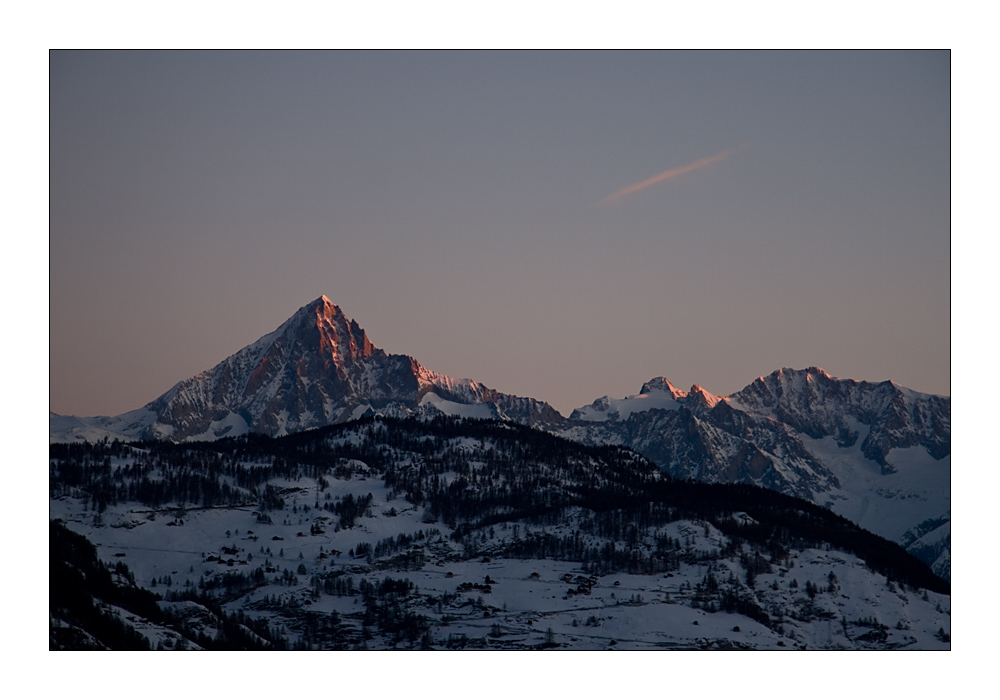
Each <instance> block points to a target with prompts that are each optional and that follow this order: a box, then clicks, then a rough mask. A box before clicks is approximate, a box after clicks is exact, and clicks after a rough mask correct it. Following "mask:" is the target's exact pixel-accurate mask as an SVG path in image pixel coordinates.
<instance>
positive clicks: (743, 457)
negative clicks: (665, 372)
mask: <svg viewBox="0 0 1000 700" xmlns="http://www.w3.org/2000/svg"><path fill="white" fill-rule="evenodd" d="M558 432H559V434H561V435H563V436H564V437H567V438H570V439H573V440H576V441H578V442H582V443H584V444H592V445H598V444H619V445H626V446H628V447H631V448H632V449H634V450H636V451H638V452H640V453H641V454H643V455H644V456H646V457H648V458H649V459H651V460H653V461H654V462H656V463H657V464H658V465H660V467H661V468H663V469H664V470H665V471H667V472H668V473H669V474H671V475H672V476H674V477H676V478H681V479H694V480H697V481H704V482H709V483H728V482H737V483H748V484H755V485H758V486H764V487H766V488H770V489H773V490H776V491H780V492H782V493H787V494H789V495H794V496H797V497H799V498H805V499H807V500H810V501H813V502H815V503H818V504H820V505H823V506H825V507H828V508H831V509H832V510H834V511H835V512H837V513H839V514H841V515H843V516H844V517H847V518H848V519H850V520H853V521H854V522H857V523H859V524H861V525H862V526H864V527H866V528H868V529H870V530H872V531H873V532H876V533H878V534H880V535H882V536H884V537H887V538H889V539H892V540H894V541H897V542H900V543H902V544H904V545H905V546H908V547H912V548H913V551H914V553H916V554H918V556H921V557H922V558H923V559H924V560H925V561H927V563H929V564H931V565H932V567H933V568H934V569H935V571H936V572H937V573H938V574H939V575H944V576H947V575H948V571H949V567H950V551H949V550H950V480H951V460H950V453H951V447H950V442H951V402H950V399H949V398H948V397H942V396H932V395H929V394H920V393H917V392H914V391H911V390H909V389H905V388H903V387H899V386H896V385H895V384H893V383H892V382H881V383H871V382H859V381H854V380H850V379H836V378H834V377H831V376H830V375H829V374H827V373H826V372H824V371H823V370H822V369H819V368H817V367H810V368H808V369H805V370H790V369H780V370H777V371H776V372H773V373H772V374H770V375H769V376H767V377H760V378H758V379H756V380H755V381H754V382H752V383H751V384H750V385H749V386H747V387H746V388H745V389H743V390H742V391H739V392H737V393H735V394H733V395H731V396H728V397H724V398H720V397H717V396H714V395H712V394H710V393H708V392H706V391H705V390H704V389H702V388H701V387H698V386H694V387H692V388H691V390H690V391H688V392H684V391H681V390H679V389H677V388H676V387H674V386H673V385H671V384H670V382H669V381H667V380H666V379H664V378H662V377H661V378H659V379H654V380H651V381H650V382H647V383H646V384H645V385H644V386H643V387H642V390H641V391H640V393H639V394H638V395H635V396H630V397H626V398H625V399H610V398H609V397H604V398H602V399H598V400H597V401H595V402H594V403H593V404H591V405H590V406H587V407H584V408H582V409H577V411H574V413H573V414H572V416H571V417H570V420H569V421H567V425H565V426H564V427H562V428H561V429H559V431H558Z"/></svg>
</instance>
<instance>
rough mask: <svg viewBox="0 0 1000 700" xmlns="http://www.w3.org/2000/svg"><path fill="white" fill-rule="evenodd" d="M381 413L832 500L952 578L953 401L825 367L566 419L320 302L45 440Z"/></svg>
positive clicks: (269, 425)
mask: <svg viewBox="0 0 1000 700" xmlns="http://www.w3.org/2000/svg"><path fill="white" fill-rule="evenodd" d="M371 414H380V415H383V416H396V417H402V416H406V415H413V414H417V415H425V416H433V415H438V414H445V415H451V416H461V417H469V418H498V419H501V420H508V421H513V422H517V423H522V424H525V425H529V426H532V427H537V428H541V429H544V430H548V431H550V432H554V433H556V434H558V435H560V436H562V437H566V438H569V439H572V440H575V441H577V442H581V443H583V444H586V445H608V444H614V445H624V446H627V447H630V448H632V449H634V450H636V451H637V452H640V453H641V454H642V455H643V456H645V457H647V458H649V459H650V460H652V461H653V462H655V463H656V464H657V465H659V466H660V467H661V468H662V469H663V470H665V471H666V472H668V473H669V474H670V475H671V476H673V477H675V478H680V479H694V480H697V481H705V482H710V483H724V482H736V483H749V484H754V485H757V486H764V487H767V488H770V489H773V490H776V491H780V492H782V493H786V494H789V495H794V496H797V497H799V498H804V499H807V500H810V501H812V502H814V503H817V504H819V505H822V506H825V507H827V508H830V509H832V510H833V511H834V512H836V513H838V514H840V515H843V516H844V517H846V518H848V519H850V520H852V521H853V522H855V523H857V524H859V525H861V526H862V527H865V528H867V529H869V530H871V531H872V532H875V533H877V534H879V535H882V536H883V537H886V538H888V539H891V540H893V541H896V542H899V543H901V544H904V546H907V547H910V548H911V551H913V552H914V553H915V554H917V555H918V556H920V557H921V558H923V559H924V560H925V561H926V562H927V563H929V564H931V565H932V566H933V567H934V570H935V571H936V572H937V573H938V574H939V575H942V576H945V577H948V575H949V569H950V509H951V500H950V499H951V497H950V477H951V463H950V441H951V402H950V399H949V398H948V397H942V396H933V395H929V394H921V393H918V392H915V391H911V390H909V389H906V388H903V387H899V386H896V385H895V384H893V383H892V382H888V381H886V382H880V383H871V382H864V381H855V380H851V379H837V378H834V377H831V376H830V375H828V374H827V373H826V372H824V371H823V370H822V369H819V368H816V367H810V368H808V369H804V370H791V369H780V370H777V371H775V372H773V373H772V374H770V375H769V376H767V377H760V378H758V379H756V380H754V381H753V382H752V383H751V384H749V385H748V386H747V387H746V388H744V389H743V390H741V391H739V392H736V393H735V394H732V395H731V396H727V397H719V396H716V395H713V394H711V393H710V392H708V391H706V390H705V389H702V388H701V387H700V386H697V385H695V386H693V387H691V389H690V390H689V391H683V390H681V389H678V388H676V387H674V386H673V385H672V384H671V383H670V382H669V381H668V380H667V379H665V378H663V377H659V378H655V379H652V380H650V381H649V382H647V383H646V384H644V385H643V386H642V388H641V390H640V392H639V394H636V395H633V396H627V397H625V398H622V399H614V398H611V397H608V396H605V397H602V398H600V399H598V400H596V401H594V402H593V403H592V404H590V405H589V406H584V407H581V408H579V409H577V410H575V411H573V413H572V414H571V415H570V417H569V418H564V417H563V416H561V415H560V414H559V413H558V412H557V411H556V410H555V409H554V408H552V406H550V405H549V404H547V403H545V402H543V401H539V400H536V399H532V398H523V397H517V396H512V395H509V394H503V393H500V392H498V391H495V390H493V389H490V388H488V387H485V386H483V385H482V384H479V383H477V382H475V381H473V380H471V379H454V378H452V377H448V376H445V375H443V374H438V373H436V372H433V371H431V370H429V369H427V368H425V367H423V366H422V365H421V364H420V363H419V362H418V361H417V360H416V359H414V358H412V357H409V356H406V355H392V354H387V353H386V352H385V351H383V350H381V349H379V348H377V347H375V345H373V344H372V342H371V341H370V340H369V339H368V336H367V335H366V334H365V331H364V330H363V329H362V328H361V327H360V326H359V325H358V323H357V322H356V321H354V320H349V319H348V318H347V317H346V316H345V315H344V313H343V312H342V311H341V309H340V308H339V307H338V306H336V305H334V304H333V303H332V302H331V301H330V300H329V299H327V298H326V297H325V296H324V297H320V298H319V299H317V300H315V301H314V302H312V303H311V304H308V305H306V306H304V307H302V308H301V309H299V310H298V311H297V312H296V313H295V314H293V315H292V317H291V318H289V319H288V320H287V321H285V323H283V324H282V325H281V326H279V327H278V328H277V329H276V330H275V331H273V332H272V333H269V334H268V335H265V336H264V337H262V338H261V339H260V340H258V341H257V342H255V343H253V344H251V345H248V346H247V347H245V348H243V349H242V350H240V351H239V352H237V353H236V354H234V355H232V356H230V357H228V358H226V359H225V360H223V361H222V362H220V363H219V364H218V365H216V366H215V367H213V368H211V369H209V370H207V371H205V372H202V373H200V374H198V375H196V376H194V377H191V378H190V379H187V380H184V381H182V382H180V383H178V384H177V385H175V386H174V387H173V388H171V389H170V390H169V391H167V392H166V393H165V394H163V395H162V396H160V397H159V398H157V399H155V400H154V401H152V402H150V403H149V404H147V405H146V406H144V407H142V408H140V409H137V410H135V411H130V412H128V413H124V414H122V415H119V416H114V417H97V418H78V417H75V416H60V415H57V414H51V415H50V439H51V440H52V441H53V442H66V441H74V440H89V441H91V442H94V441H96V440H100V439H102V438H104V437H109V438H115V437H118V438H123V439H163V440H170V441H173V442H185V441H194V440H215V439H217V438H220V437H226V436H235V435H241V434H245V433H249V432H254V433H262V434H265V435H269V436H280V435H285V434H289V433H295V432H299V431H302V430H307V429H310V428H318V427H322V426H327V425H335V424H339V423H345V422H348V421H351V420H354V419H357V418H360V417H362V416H365V415H371Z"/></svg>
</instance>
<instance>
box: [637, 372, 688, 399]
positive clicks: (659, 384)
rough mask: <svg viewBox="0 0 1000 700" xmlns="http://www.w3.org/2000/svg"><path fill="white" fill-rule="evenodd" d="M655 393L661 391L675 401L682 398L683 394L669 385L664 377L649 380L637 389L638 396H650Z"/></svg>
mask: <svg viewBox="0 0 1000 700" xmlns="http://www.w3.org/2000/svg"><path fill="white" fill-rule="evenodd" d="M656 391H662V392H664V393H666V394H670V395H671V396H673V397H674V398H675V399H676V398H678V397H680V396H684V392H683V391H682V390H680V389H678V388H677V387H675V386H674V385H673V384H671V383H670V380H669V379H667V378H666V377H654V378H653V379H650V380H649V381H648V382H646V383H645V384H643V385H642V388H641V389H639V394H651V393H653V392H656Z"/></svg>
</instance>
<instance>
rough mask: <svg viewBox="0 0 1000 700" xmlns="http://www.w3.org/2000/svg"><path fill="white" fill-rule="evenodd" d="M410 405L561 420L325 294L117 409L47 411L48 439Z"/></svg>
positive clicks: (148, 433) (277, 427) (308, 423)
mask: <svg viewBox="0 0 1000 700" xmlns="http://www.w3.org/2000/svg"><path fill="white" fill-rule="evenodd" d="M414 412H421V413H431V414H433V413H436V412H441V413H445V414H450V415H463V416H469V417H477V418H500V419H503V420H512V421H516V422H520V423H525V424H529V425H544V424H546V423H549V422H555V421H558V420H560V419H561V416H560V415H559V413H558V412H557V411H556V410H555V409H554V408H552V407H551V406H549V405H548V404H546V403H544V402H541V401H536V400H534V399H529V398H521V397H517V396H512V395H509V394H502V393H500V392H497V391H494V390H493V389H490V388H488V387H485V386H483V385H481V384H478V383H477V382H475V381H472V380H471V379H454V378H452V377H447V376H445V375H443V374H438V373H437V372H433V371H431V370H428V369H427V368H425V367H423V366H422V365H421V364H420V363H419V362H417V360H415V359H414V358H412V357H409V356H406V355H390V354H387V353H386V352H385V351H383V350H381V349H379V348H377V347H375V346H374V345H373V344H372V342H371V341H370V340H369V339H368V336H367V335H366V334H365V331H364V330H363V329H362V328H361V327H360V326H359V325H358V323H357V322H356V321H354V320H349V319H348V318H347V317H346V316H345V315H344V313H343V311H341V309H340V307H338V306H336V305H335V304H333V303H332V302H331V301H330V300H329V299H328V298H326V297H325V296H322V297H320V298H319V299H317V300H315V301H314V302H312V303H311V304H308V305H306V306H303V307H302V308H301V309H299V310H298V311H296V312H295V314H293V315H292V317H291V318H289V319H288V320H287V321H285V322H284V323H283V324H281V326H279V327H278V328H277V329H276V330H275V331H273V332H272V333H269V334H267V335H265V336H264V337H262V338H261V339H260V340H258V341H257V342H255V343H252V344H251V345H248V346H247V347H245V348H243V349H242V350H240V351H239V352H237V353H236V354H234V355H231V356H230V357H227V358H226V359H225V360H223V361H222V362H220V363H219V364H218V365H216V366H215V367H213V368H211V369H209V370H207V371H205V372H201V373H200V374H198V375H195V376H194V377H191V378H190V379H186V380H184V381H182V382H180V383H178V384H176V385H175V386H174V387H173V388H171V389H170V390H169V391H167V392H166V393H165V394H163V395H162V396H160V397H159V398H157V399H155V400H154V401H152V402H150V403H148V404H147V405H146V406H144V407H142V408H140V409H138V410H135V411H130V412H128V413H125V414H122V415H120V416H114V417H96V418H77V417H75V416H60V415H57V414H51V415H50V436H51V439H52V440H53V441H60V442H61V441H68V440H75V439H88V440H91V441H93V440H95V439H101V438H103V437H105V436H107V437H111V438H114V437H120V438H129V439H159V440H170V441H174V442H184V441H191V440H214V439H217V438H220V437H225V436H234V435H242V434H245V433H248V432H255V433H262V434H265V435H270V436H278V435H285V434H288V433H294V432H298V431H302V430H307V429H309V428H317V427H322V426H326V425H333V424H337V423H344V422H347V421H350V420H353V419H356V418H359V417H361V416H363V415H365V414H371V413H379V414H382V415H390V416H393V415H395V416H403V415H409V414H411V413H414Z"/></svg>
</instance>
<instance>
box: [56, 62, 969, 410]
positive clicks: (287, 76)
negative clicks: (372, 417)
mask: <svg viewBox="0 0 1000 700" xmlns="http://www.w3.org/2000/svg"><path fill="white" fill-rule="evenodd" d="M50 69H51V72H50V80H51V90H50V169H51V170H50V175H51V177H50V278H51V279H50V298H51V302H50V303H51V307H50V342H51V350H50V378H51V384H50V398H51V409H52V410H53V411H56V412H58V413H74V414H78V415H98V414H116V413H120V412H123V411H126V410H129V409H132V408H137V407H139V406H141V405H143V404H145V403H146V402H148V401H150V400H152V399H153V398H155V397H156V396H158V395H160V394H161V393H163V392H164V391H166V390H167V389H169V388H170V386H172V385H173V384H174V383H175V382H177V381H179V380H182V379H185V378H187V377H189V376H192V375H193V374H195V373H197V372H199V371H201V370H204V369H207V368H209V367H211V366H213V365H215V364H216V363H218V362H219V361H221V360H222V359H224V358H225V357H226V356H228V355H230V354H232V353H233V352H236V351H237V350H239V349H240V348H241V347H243V346H245V345H247V344H248V343H251V342H253V341H254V340H256V339H257V338H258V337H260V336H262V335H264V334H265V333H268V332H270V331H272V330H274V328H276V327H277V326H278V325H279V324H280V323H281V322H282V321H284V320H285V319H286V318H287V317H288V316H290V315H291V314H292V313H293V312H294V311H295V310H296V309H298V308H299V307H300V306H302V305H304V304H306V303H308V302H309V301H311V300H313V299H315V298H316V297H318V296H320V295H321V294H326V295H327V296H328V297H330V298H331V299H332V300H333V301H334V302H335V303H337V304H339V305H340V306H341V308H342V309H343V310H344V312H345V313H346V314H347V315H348V316H350V317H352V318H355V319H357V321H358V322H359V323H360V324H361V326H362V327H364V328H365V329H366V330H367V332H368V335H369V337H370V338H371V339H372V341H373V342H374V343H375V344H376V345H377V346H379V347H381V348H383V349H385V350H386V351H388V352H395V353H405V354H409V355H412V356H414V357H416V358H417V359H418V360H420V361H421V362H422V363H423V364H424V365H426V366H427V367H429V368H431V369H433V370H436V371H438V372H443V373H445V374H449V375H452V376H456V377H471V378H473V379H476V380H477V381H480V382H482V383H484V384H487V385H489V386H491V387H493V388H495V389H498V390H500V391H504V392H508V393H514V394H519V395H528V396H533V397H535V398H538V399H542V400H546V401H549V402H550V403H552V404H553V405H554V406H555V407H556V408H558V409H559V410H561V411H562V412H563V413H568V412H569V411H570V410H572V409H573V408H575V407H577V406H580V405H583V404H587V403H590V402H591V401H593V400H594V399H595V398H597V397H599V396H601V395H603V394H611V395H613V396H623V395H626V394H631V393H635V392H637V391H638V390H639V387H640V386H641V384H642V383H643V382H644V381H645V380H647V379H649V378H651V377H654V376H659V375H663V376H666V377H668V378H669V379H670V380H671V381H672V382H674V384H677V385H679V386H683V387H687V386H689V385H690V384H692V383H698V384H701V385H702V386H704V387H705V388H706V389H708V390H709V391H713V392H715V393H718V394H727V393H730V392H733V391H736V390H738V389H740V388H742V387H743V386H745V385H746V384H748V383H749V382H750V381H752V380H753V379H754V378H755V377H757V376H759V375H761V374H767V373H769V372H771V371H773V370H774V369H777V368H779V367H782V366H792V367H796V368H801V367H806V366H809V365H819V366H821V367H824V368H825V369H826V370H827V371H829V372H830V373H831V374H833V375H835V376H841V377H852V378H856V379H867V380H874V381H879V380H883V379H892V380H893V381H896V382H897V383H900V384H902V385H904V386H908V387H910V388H913V389H916V390H918V391H925V392H930V393H939V394H950V383H949V372H950V361H949V302H950V299H949V244H950V231H949V218H950V201H949V196H950V194H949V187H950V172H949V159H950V153H949V147H950V123H949V115H950V99H949V90H950V77H949V76H950V62H949V55H948V53H947V52H931V53H900V52H890V53H854V52H832V53H819V52H808V53H738V52H720V53H712V52H695V53H673V52H657V53H628V52H624V53H623V52H616V53H513V54H511V53H362V52H352V53H306V52H292V53H181V52H168V53H148V52H119V53H98V52H83V53H75V52H58V51H57V52H53V53H52V54H51V62H50Z"/></svg>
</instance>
